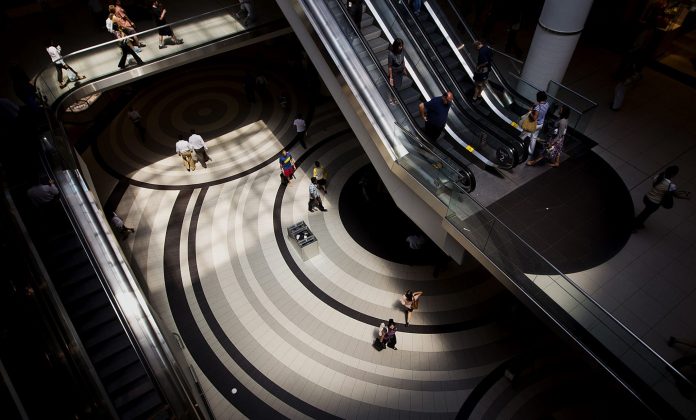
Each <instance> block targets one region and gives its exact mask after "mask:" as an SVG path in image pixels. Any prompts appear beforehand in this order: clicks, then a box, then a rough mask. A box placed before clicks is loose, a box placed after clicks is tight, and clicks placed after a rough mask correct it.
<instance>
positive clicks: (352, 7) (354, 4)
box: [346, 0, 363, 30]
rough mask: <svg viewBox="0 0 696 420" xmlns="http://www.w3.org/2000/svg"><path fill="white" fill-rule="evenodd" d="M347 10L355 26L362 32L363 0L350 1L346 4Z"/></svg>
mask: <svg viewBox="0 0 696 420" xmlns="http://www.w3.org/2000/svg"><path fill="white" fill-rule="evenodd" d="M346 8H347V9H348V13H349V14H350V17H351V18H352V19H353V22H355V26H356V27H357V28H358V30H360V25H361V24H362V15H363V0H348V1H347V2H346Z"/></svg>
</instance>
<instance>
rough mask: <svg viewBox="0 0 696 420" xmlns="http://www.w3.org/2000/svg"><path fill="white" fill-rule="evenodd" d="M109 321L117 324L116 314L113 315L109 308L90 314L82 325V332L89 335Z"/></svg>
mask: <svg viewBox="0 0 696 420" xmlns="http://www.w3.org/2000/svg"><path fill="white" fill-rule="evenodd" d="M110 321H116V322H118V318H117V317H116V314H115V313H114V310H113V308H112V307H111V306H105V307H102V308H99V309H97V310H96V311H94V312H92V315H91V316H90V317H89V319H86V320H85V321H84V322H83V323H82V327H81V328H82V331H84V332H85V333H90V332H91V330H93V329H95V328H99V327H101V326H102V325H103V324H105V323H107V322H110Z"/></svg>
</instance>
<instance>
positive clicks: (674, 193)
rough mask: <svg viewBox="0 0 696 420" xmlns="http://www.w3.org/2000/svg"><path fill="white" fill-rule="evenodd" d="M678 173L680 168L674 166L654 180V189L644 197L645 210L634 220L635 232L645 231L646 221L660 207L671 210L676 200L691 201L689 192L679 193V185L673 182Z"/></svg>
mask: <svg viewBox="0 0 696 420" xmlns="http://www.w3.org/2000/svg"><path fill="white" fill-rule="evenodd" d="M678 173H679V167H678V166H676V165H673V166H669V167H668V168H667V169H665V171H664V172H661V173H660V174H658V175H657V176H656V177H655V178H654V179H653V183H652V188H651V189H650V191H648V193H647V194H645V196H644V197H643V204H645V208H644V209H643V211H641V212H640V214H638V216H636V218H635V219H634V220H633V232H636V231H637V230H638V229H643V228H644V227H645V224H644V223H645V221H646V220H647V219H648V217H650V216H651V215H652V214H653V213H655V212H656V211H657V209H659V208H660V206H662V207H664V208H666V209H671V208H672V207H673V206H674V200H673V199H674V198H679V199H683V200H689V199H690V197H689V195H690V193H689V192H688V191H678V190H677V184H675V183H674V182H673V179H674V177H675V176H677V174H678Z"/></svg>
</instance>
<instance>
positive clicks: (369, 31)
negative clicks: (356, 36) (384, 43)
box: [360, 25, 382, 41]
mask: <svg viewBox="0 0 696 420" xmlns="http://www.w3.org/2000/svg"><path fill="white" fill-rule="evenodd" d="M360 32H362V34H363V36H364V37H365V40H367V41H370V40H371V39H375V38H378V37H380V36H382V30H381V29H379V28H378V27H376V26H374V25H368V26H363V27H362V28H361V30H360Z"/></svg>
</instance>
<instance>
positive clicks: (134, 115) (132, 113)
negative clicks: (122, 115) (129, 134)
mask: <svg viewBox="0 0 696 420" xmlns="http://www.w3.org/2000/svg"><path fill="white" fill-rule="evenodd" d="M128 119H130V120H131V122H132V123H133V127H135V131H136V133H138V137H140V141H141V142H143V143H145V127H143V124H142V120H143V117H142V116H141V115H140V113H139V112H138V111H137V110H136V109H134V108H133V106H129V107H128Z"/></svg>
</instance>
